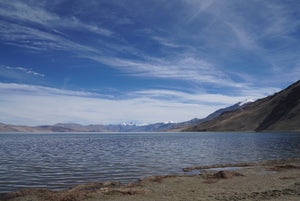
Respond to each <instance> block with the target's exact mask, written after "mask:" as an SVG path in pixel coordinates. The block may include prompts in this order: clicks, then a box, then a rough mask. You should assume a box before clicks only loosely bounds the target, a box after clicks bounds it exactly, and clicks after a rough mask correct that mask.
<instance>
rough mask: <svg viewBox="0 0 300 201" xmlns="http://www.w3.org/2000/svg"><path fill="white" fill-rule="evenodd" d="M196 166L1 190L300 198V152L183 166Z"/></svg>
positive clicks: (91, 196)
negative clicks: (66, 186) (53, 187)
mask: <svg viewBox="0 0 300 201" xmlns="http://www.w3.org/2000/svg"><path fill="white" fill-rule="evenodd" d="M220 168H221V169H220ZM222 168H223V169H222ZM228 169H229V170H228ZM195 170H196V171H197V170H199V174H196V175H190V176H187V175H184V176H174V175H165V176H153V177H147V178H143V179H141V180H140V181H139V182H136V183H129V184H125V185H121V184H120V183H119V182H97V183H90V184H83V185H78V186H75V187H73V188H72V189H70V190H62V191H50V190H47V189H23V190H19V191H15V192H11V193H8V194H3V195H1V197H0V200H9V201H29V200H30V201H83V200H84V201H96V200H122V201H129V200H130V201H134V200H170V201H171V200H172V201H174V200H175V201H176V200H178V201H179V200H180V201H183V200H186V201H188V200H197V201H200V200H202V201H204V200H228V201H229V200H230V201H232V200H275V201H279V200H282V201H288V200H293V201H296V200H297V201H298V200H300V158H293V159H282V160H272V161H263V162H259V163H239V164H220V165H213V166H199V167H190V168H184V169H183V171H186V172H187V171H195Z"/></svg>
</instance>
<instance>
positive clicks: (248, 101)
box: [239, 98, 255, 107]
mask: <svg viewBox="0 0 300 201" xmlns="http://www.w3.org/2000/svg"><path fill="white" fill-rule="evenodd" d="M254 101H255V100H254V99H252V98H247V99H245V100H244V101H242V102H240V103H239V106H240V107H242V106H244V105H246V104H249V103H252V102H254Z"/></svg>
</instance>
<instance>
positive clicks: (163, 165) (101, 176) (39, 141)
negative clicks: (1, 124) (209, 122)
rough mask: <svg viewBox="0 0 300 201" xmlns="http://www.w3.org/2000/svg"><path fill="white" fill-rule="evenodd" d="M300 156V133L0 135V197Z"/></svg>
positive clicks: (125, 181)
mask: <svg viewBox="0 0 300 201" xmlns="http://www.w3.org/2000/svg"><path fill="white" fill-rule="evenodd" d="M288 157H300V133H212V132H211V133H34V134H33V133H1V134H0V193H5V192H11V191H15V190H18V189H22V188H29V187H30V188H49V189H53V190H58V189H67V188H70V187H71V186H73V185H75V184H80V183H88V182H98V181H107V180H117V181H121V182H123V183H127V182H132V181H137V179H138V178H142V177H146V176H151V175H166V174H187V173H184V172H183V171H182V168H185V167H191V166H200V165H212V164H220V163H239V162H258V161H262V160H270V159H280V158H288Z"/></svg>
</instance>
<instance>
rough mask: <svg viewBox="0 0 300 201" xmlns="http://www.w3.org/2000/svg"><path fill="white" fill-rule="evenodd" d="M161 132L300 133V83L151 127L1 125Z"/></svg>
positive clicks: (20, 129) (34, 129) (25, 128)
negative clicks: (195, 116) (272, 93)
mask: <svg viewBox="0 0 300 201" xmlns="http://www.w3.org/2000/svg"><path fill="white" fill-rule="evenodd" d="M158 131H185V132H195V131H223V132H226V131H247V132H269V131H270V132H279V131H300V80H299V81H298V82H296V83H294V84H292V85H290V86H289V87H287V88H286V89H284V90H282V91H280V92H278V93H275V94H274V95H271V96H268V97H266V98H262V99H259V100H256V101H254V100H252V99H248V100H245V101H243V102H239V103H236V104H234V105H232V106H229V107H226V108H222V109H219V110H217V111H215V112H213V113H212V114H210V115H208V116H207V117H205V118H203V119H198V118H194V119H192V120H190V121H186V122H180V123H155V124H149V125H136V124H131V123H130V124H120V125H98V124H93V125H80V124H75V123H58V124H55V125H44V126H35V127H30V126H16V125H8V124H3V123H0V132H158Z"/></svg>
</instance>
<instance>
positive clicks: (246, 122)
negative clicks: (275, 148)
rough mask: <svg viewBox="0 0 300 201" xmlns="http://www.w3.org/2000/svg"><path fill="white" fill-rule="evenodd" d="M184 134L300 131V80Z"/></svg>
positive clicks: (202, 123) (196, 126)
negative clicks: (197, 132) (192, 132)
mask: <svg viewBox="0 0 300 201" xmlns="http://www.w3.org/2000/svg"><path fill="white" fill-rule="evenodd" d="M183 131H187V132H189V131H250V132H254V131H255V132H280V131H283V132H284V131H287V132H299V131H300V80H299V81H297V82H295V83H294V84H292V85H290V86H289V87H287V88H286V89H284V90H282V91H280V92H278V93H275V94H274V95H271V96H268V97H266V98H262V99H259V100H257V101H255V102H252V103H249V104H247V105H246V106H245V107H243V108H239V109H235V110H231V111H227V112H223V113H222V114H221V115H219V116H217V117H215V118H213V119H211V120H209V121H205V122H201V123H198V124H197V125H194V126H191V127H189V128H185V129H183Z"/></svg>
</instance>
